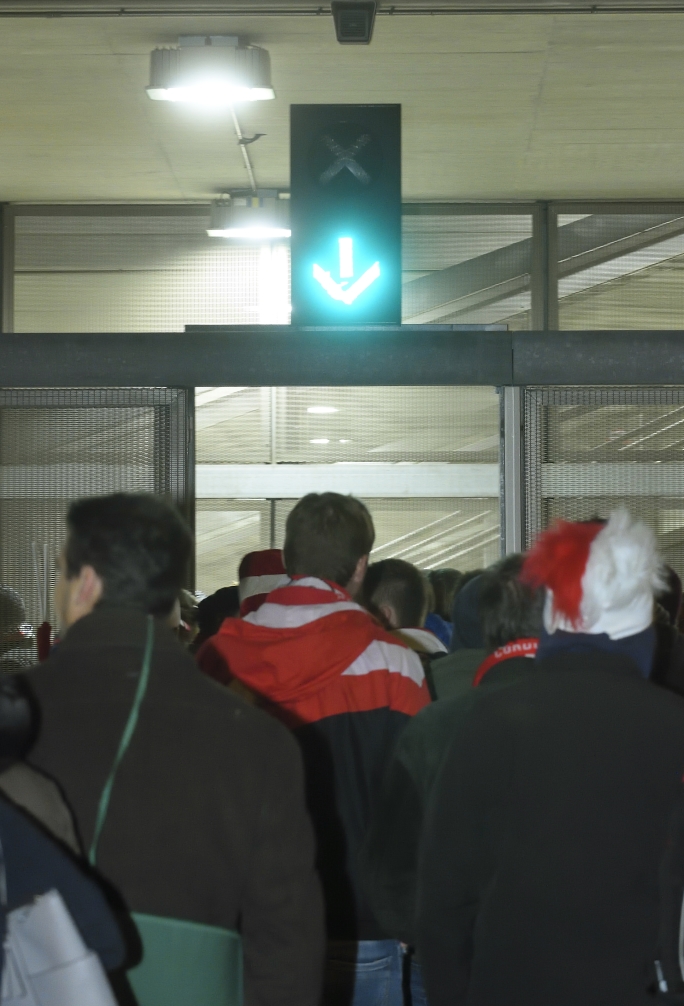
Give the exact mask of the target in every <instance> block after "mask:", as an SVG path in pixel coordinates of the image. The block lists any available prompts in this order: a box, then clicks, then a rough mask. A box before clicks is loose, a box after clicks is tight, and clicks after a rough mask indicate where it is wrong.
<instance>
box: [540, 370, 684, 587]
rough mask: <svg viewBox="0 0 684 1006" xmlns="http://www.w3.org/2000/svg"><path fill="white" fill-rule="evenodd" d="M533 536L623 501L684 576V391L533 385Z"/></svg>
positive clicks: (595, 513) (611, 507)
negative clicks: (555, 522) (562, 521)
mask: <svg viewBox="0 0 684 1006" xmlns="http://www.w3.org/2000/svg"><path fill="white" fill-rule="evenodd" d="M525 431H526V432H525V473H526V477H525V494H526V535H527V543H528V544H529V543H530V542H531V541H532V540H533V539H534V536H535V535H536V534H537V533H538V531H539V530H540V529H542V528H544V527H547V526H548V524H549V523H551V522H552V521H553V520H555V519H556V518H558V517H564V518H567V519H569V520H585V519H588V518H590V517H594V516H601V517H605V516H606V515H607V514H608V513H610V511H611V510H614V509H615V508H616V507H618V506H626V507H627V509H628V510H629V511H630V512H631V513H632V514H634V516H636V517H639V518H640V519H641V520H643V521H645V523H646V524H648V525H649V526H650V527H652V528H653V530H654V531H655V533H656V535H657V538H658V542H659V547H660V549H661V551H662V554H663V556H664V557H665V559H666V561H667V562H668V563H670V565H672V566H673V567H674V569H676V570H677V572H678V573H679V574H680V575H682V574H684V505H683V504H682V499H683V498H684V388H675V387H672V388H669V387H668V388H529V389H526V392H525Z"/></svg>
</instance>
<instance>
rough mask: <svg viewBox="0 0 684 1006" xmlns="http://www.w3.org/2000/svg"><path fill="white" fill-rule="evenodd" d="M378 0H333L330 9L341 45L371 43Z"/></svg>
mask: <svg viewBox="0 0 684 1006" xmlns="http://www.w3.org/2000/svg"><path fill="white" fill-rule="evenodd" d="M377 8H378V5H377V0H332V2H331V4H330V9H331V11H332V16H333V21H334V22H335V34H336V35H337V41H338V42H339V43H340V45H369V44H370V41H371V39H372V38H373V25H374V23H375V12H376V11H377Z"/></svg>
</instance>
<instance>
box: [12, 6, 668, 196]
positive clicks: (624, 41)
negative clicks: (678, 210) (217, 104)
mask: <svg viewBox="0 0 684 1006" xmlns="http://www.w3.org/2000/svg"><path fill="white" fill-rule="evenodd" d="M181 33H182V34H203V33H206V34H209V33H211V34H220V33H225V34H229V33H230V34H238V35H240V36H241V37H242V38H243V39H245V40H246V41H248V42H251V43H254V44H258V45H262V46H265V47H266V48H267V49H268V50H269V51H270V53H271V60H272V69H273V80H274V86H275V88H276V92H277V98H276V100H275V101H273V102H263V103H258V104H255V105H251V106H243V108H242V109H240V110H239V116H240V119H241V123H242V126H243V128H244V130H245V132H246V133H251V132H256V131H258V132H264V133H266V136H265V137H264V138H263V139H261V140H259V141H258V143H255V144H253V145H252V146H251V147H250V148H249V149H250V154H251V155H252V158H253V162H254V166H255V171H256V176H257V180H258V183H259V185H260V186H267V187H270V186H280V187H287V185H288V170H289V169H288V162H289V157H288V106H289V104H290V103H292V102H401V104H402V106H403V129H404V135H403V148H404V164H403V172H404V174H403V177H404V183H403V185H404V198H405V199H407V200H423V199H432V200H434V199H438V200H439V199H454V200H460V199H507V198H513V199H530V198H532V199H535V198H630V197H653V198H655V197H664V198H677V197H682V195H683V194H684V193H683V188H684V186H683V182H682V164H683V163H684V120H683V119H682V107H684V15H683V14H679V13H668V14H653V13H638V14H637V13H634V14H615V13H614V14H593V15H587V14H556V15H551V14H534V15H503V14H502V15H499V14H493V15H472V16H471V15H460V16H441V17H429V16H425V15H422V16H415V17H410V16H406V17H400V18H399V17H397V18H391V17H384V18H381V19H380V18H379V19H378V21H377V23H376V29H375V37H374V40H373V43H372V44H371V45H370V46H367V47H366V46H361V47H356V46H352V47H349V46H346V47H342V46H339V45H338V44H337V43H336V41H335V39H334V33H333V26H332V23H331V20H330V18H328V17H321V18H316V17H244V16H241V17H232V18H222V17H218V16H212V17H209V16H205V17H187V18H185V17H137V18H125V17H123V18H108V17H101V18H65V19H43V18H30V19H29V18H11V19H4V20H2V21H1V22H0V200H6V201H11V202H21V201H26V202H34V201H47V202H63V201H90V200H102V201H118V200H123V201H138V200H183V201H185V200H206V199H209V198H211V197H212V196H214V195H215V194H216V193H217V192H218V191H221V190H224V189H228V188H236V187H243V186H245V184H246V175H245V171H244V166H243V164H242V159H241V155H240V151H239V148H238V147H237V145H236V143H235V138H234V135H233V132H232V126H231V123H230V117H229V114H228V113H226V112H225V111H224V112H211V113H209V112H205V113H199V112H198V111H197V110H195V109H190V108H188V107H183V106H180V105H173V104H167V103H165V102H153V101H150V100H149V99H148V98H147V96H146V95H145V92H144V87H145V84H146V83H147V75H148V63H149V52H150V50H151V49H152V48H154V47H155V46H158V45H173V44H175V42H176V40H177V37H178V35H179V34H181Z"/></svg>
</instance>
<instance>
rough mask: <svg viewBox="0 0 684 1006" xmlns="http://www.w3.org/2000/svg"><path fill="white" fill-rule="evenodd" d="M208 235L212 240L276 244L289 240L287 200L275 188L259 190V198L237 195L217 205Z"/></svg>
mask: <svg viewBox="0 0 684 1006" xmlns="http://www.w3.org/2000/svg"><path fill="white" fill-rule="evenodd" d="M207 234H208V235H209V237H210V238H234V239H237V240H242V241H275V240H277V239H278V238H289V236H290V221H289V205H288V201H287V199H282V198H280V197H279V195H278V192H277V191H276V190H275V189H259V190H258V191H257V193H256V195H234V196H232V197H229V198H228V199H225V200H223V199H222V200H220V201H219V202H217V203H213V204H212V207H211V221H210V223H209V228H208V230H207Z"/></svg>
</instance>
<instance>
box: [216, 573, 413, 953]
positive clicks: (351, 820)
mask: <svg viewBox="0 0 684 1006" xmlns="http://www.w3.org/2000/svg"><path fill="white" fill-rule="evenodd" d="M198 660H199V662H200V665H201V666H202V668H203V669H204V670H205V671H206V672H207V673H210V674H211V675H212V676H214V677H218V678H219V679H220V680H221V679H222V680H224V681H230V680H231V679H232V678H236V679H237V680H238V681H240V682H242V684H244V685H245V686H246V687H247V688H249V689H250V691H252V692H254V693H256V694H257V695H258V696H260V698H261V699H262V700H264V701H265V703H266V704H267V705H269V706H271V707H272V708H273V710H274V712H275V713H276V714H277V715H279V716H280V717H281V718H282V719H284V720H285V721H286V722H288V723H289V724H290V726H292V727H293V728H294V729H295V730H296V734H297V736H298V739H299V740H300V743H301V745H302V750H303V754H304V761H305V767H306V771H307V781H308V790H309V809H310V811H311V814H312V817H313V820H314V825H315V827H316V830H317V834H318V842H319V869H320V872H321V876H322V879H323V884H324V888H325V890H326V894H327V901H328V927H329V935H330V936H331V937H332V938H337V939H354V938H357V939H376V938H380V937H382V936H384V935H385V934H384V933H383V932H382V931H381V930H380V929H379V926H378V924H377V923H376V921H375V920H374V918H373V917H372V915H371V913H370V910H369V909H368V907H367V906H366V904H365V898H364V897H363V895H362V893H361V884H360V881H359V879H358V877H357V865H356V864H357V859H358V856H359V853H360V850H361V846H362V844H363V842H364V841H365V837H366V832H367V828H368V821H369V817H370V813H371V809H372V807H373V805H374V803H375V800H376V794H377V789H378V785H379V782H380V779H381V776H382V773H383V770H384V766H385V762H386V760H387V758H388V756H389V754H390V752H391V750H392V748H393V746H394V743H395V741H396V739H397V736H398V734H399V733H400V731H401V730H402V729H403V727H404V726H405V725H406V723H407V722H408V720H409V717H411V716H413V715H414V714H415V713H417V712H419V710H420V709H422V708H423V706H425V705H427V704H428V703H429V701H430V697H429V694H428V690H427V685H426V682H425V675H424V673H423V667H422V664H421V662H420V659H419V657H418V656H417V654H416V653H414V652H413V651H412V650H410V649H409V648H408V647H406V646H404V645H403V643H401V642H400V641H399V640H398V639H397V637H396V636H394V635H392V634H390V633H388V632H386V631H385V630H384V629H383V628H382V627H381V626H380V625H379V624H378V623H377V622H376V621H375V620H374V619H373V618H372V617H371V616H370V615H369V614H368V612H367V611H366V610H365V609H364V608H362V607H361V606H360V605H358V604H356V602H355V601H353V600H352V599H351V597H350V596H349V594H347V592H346V591H345V590H343V589H342V588H341V587H338V586H337V585H336V584H334V583H329V582H327V581H324V580H319V579H316V578H314V577H295V578H294V579H293V580H291V581H290V582H289V583H288V584H286V585H284V586H282V587H278V588H277V589H276V590H274V591H272V592H271V593H270V594H269V595H268V597H267V599H266V601H265V602H264V604H263V605H262V606H261V607H260V608H259V609H258V611H255V612H252V613H251V614H249V615H247V616H246V617H245V618H244V619H235V618H231V619H227V620H226V621H225V622H224V623H223V625H222V626H221V629H220V631H219V632H218V634H217V635H216V636H214V637H213V638H212V639H211V640H209V642H208V643H207V644H205V647H203V649H202V650H201V651H200V653H199V654H198ZM228 668H230V670H228Z"/></svg>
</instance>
